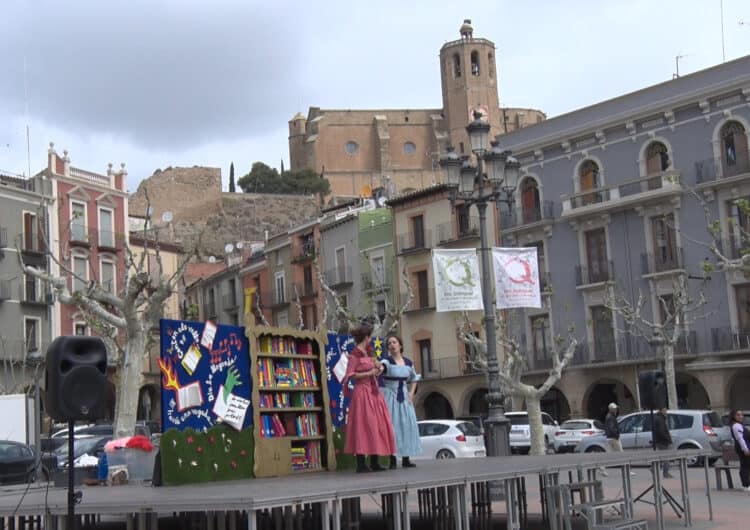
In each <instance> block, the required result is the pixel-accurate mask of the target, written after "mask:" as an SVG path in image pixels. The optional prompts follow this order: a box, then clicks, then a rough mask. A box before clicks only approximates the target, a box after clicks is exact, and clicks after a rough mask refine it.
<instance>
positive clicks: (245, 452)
mask: <svg viewBox="0 0 750 530" xmlns="http://www.w3.org/2000/svg"><path fill="white" fill-rule="evenodd" d="M240 456H242V457H245V456H247V451H245V450H244V449H243V450H242V451H240Z"/></svg>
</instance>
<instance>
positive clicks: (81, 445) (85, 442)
mask: <svg viewBox="0 0 750 530" xmlns="http://www.w3.org/2000/svg"><path fill="white" fill-rule="evenodd" d="M100 440H101V438H98V437H97V438H79V439H77V440H76V441H75V443H74V445H73V452H74V454H75V457H76V458H78V457H79V456H81V455H84V454H86V453H88V452H89V451H91V450H93V449H94V448H95V447H96V445H97V443H99V441H100ZM55 454H56V455H57V456H58V457H66V458H67V456H68V444H64V445H62V446H60V447H58V448H57V449H56V450H55Z"/></svg>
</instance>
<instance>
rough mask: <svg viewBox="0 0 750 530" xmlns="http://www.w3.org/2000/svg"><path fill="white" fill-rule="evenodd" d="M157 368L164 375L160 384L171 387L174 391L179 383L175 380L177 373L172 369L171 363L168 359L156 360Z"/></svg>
mask: <svg viewBox="0 0 750 530" xmlns="http://www.w3.org/2000/svg"><path fill="white" fill-rule="evenodd" d="M158 363H159V370H161V372H162V374H164V377H162V384H163V385H164V388H171V389H172V390H174V391H177V390H179V389H180V383H179V382H178V381H177V374H176V373H175V371H174V370H173V369H172V363H171V362H170V361H166V362H165V361H162V360H161V359H159V360H158Z"/></svg>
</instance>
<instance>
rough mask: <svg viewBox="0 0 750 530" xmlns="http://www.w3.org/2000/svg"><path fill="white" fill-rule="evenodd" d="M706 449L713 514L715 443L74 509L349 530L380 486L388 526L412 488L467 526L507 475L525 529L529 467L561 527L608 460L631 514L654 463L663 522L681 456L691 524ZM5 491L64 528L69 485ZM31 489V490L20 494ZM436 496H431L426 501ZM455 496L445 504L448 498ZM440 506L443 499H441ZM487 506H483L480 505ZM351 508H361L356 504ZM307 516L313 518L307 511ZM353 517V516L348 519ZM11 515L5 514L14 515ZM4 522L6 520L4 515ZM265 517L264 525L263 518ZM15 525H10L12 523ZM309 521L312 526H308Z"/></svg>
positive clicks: (146, 520) (169, 489)
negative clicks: (567, 492)
mask: <svg viewBox="0 0 750 530" xmlns="http://www.w3.org/2000/svg"><path fill="white" fill-rule="evenodd" d="M696 456H699V457H703V461H704V469H705V478H706V496H707V497H708V507H709V520H711V521H713V511H712V505H711V491H710V485H709V476H708V458H705V457H707V456H708V453H707V452H705V451H700V450H668V451H650V450H643V451H628V452H622V453H608V452H607V453H585V454H577V453H572V454H557V455H544V456H505V457H487V458H472V459H456V460H439V461H437V460H435V461H431V460H421V461H419V464H418V467H416V468H412V469H400V468H399V469H397V470H391V471H385V472H378V473H367V474H356V473H354V472H352V471H339V472H321V473H308V474H301V475H294V476H286V477H280V478H267V479H253V480H242V481H232V482H216V483H202V484H195V485H185V486H164V487H158V488H155V487H150V486H148V485H135V484H132V485H127V486H113V487H85V486H84V487H81V488H79V489H81V490H82V491H83V496H82V499H81V502H80V504H78V505H77V506H76V514H77V515H79V516H81V518H82V519H83V520H84V521H85V520H93V519H95V518H96V517H98V516H109V515H124V516H126V519H127V528H128V530H130V529H136V528H138V529H140V530H146V529H149V528H157V525H158V515H159V514H162V515H171V514H173V513H183V514H188V513H192V514H196V516H201V517H204V520H205V518H206V517H207V516H210V517H208V519H210V523H205V527H206V528H211V529H214V530H236V529H237V528H240V527H242V528H247V529H248V530H256V529H258V528H259V521H261V520H267V519H268V518H269V517H270V518H271V520H272V521H273V523H274V527H275V528H289V529H291V528H294V527H296V526H295V525H293V524H292V519H293V518H294V517H295V514H297V515H296V516H299V514H300V511H303V512H304V513H305V514H306V515H305V517H308V518H309V517H312V518H314V520H315V524H314V527H316V528H320V529H321V530H342V529H344V530H346V529H347V528H354V527H356V526H357V525H356V524H355V523H354V522H352V521H353V519H358V516H359V513H358V511H359V507H358V503H354V504H355V506H353V502H352V499H355V500H356V499H358V498H360V497H363V496H369V495H380V496H382V498H383V501H384V503H383V507H384V510H383V513H384V516H386V518H387V520H388V521H387V523H388V524H387V526H388V527H389V528H391V529H393V530H410V528H411V523H410V512H409V510H408V505H409V499H410V496H411V495H415V494H417V495H418V498H419V503H420V513H421V512H422V506H423V501H424V500H425V499H428V498H432V499H433V501H432V504H431V506H432V508H430V509H431V510H432V513H433V515H434V514H435V513H439V516H440V517H442V518H443V523H442V524H445V527H446V528H455V529H456V530H468V529H469V524H470V520H471V518H472V514H474V515H476V514H477V513H478V512H481V513H484V515H485V516H486V515H487V512H488V511H490V512H491V510H489V508H490V506H489V496H488V492H489V490H490V489H491V488H488V487H486V486H487V483H493V487H494V485H496V484H498V483H500V484H504V488H505V489H504V491H505V492H506V495H505V497H506V498H505V503H504V504H505V506H506V517H507V528H508V530H519V529H520V528H522V527H523V524H524V519H525V517H526V488H525V479H526V477H531V476H534V477H536V479H538V480H539V484H540V486H541V487H540V492H541V497H542V514H543V516H545V517H546V519H547V520H548V522H549V525H550V528H551V529H552V530H561V529H560V518H559V514H560V513H561V510H563V509H564V508H565V507H562V506H561V505H560V499H559V498H558V496H556V495H552V494H549V493H546V492H552V491H554V486H555V485H559V484H566V483H570V484H575V483H577V482H580V483H583V482H584V481H587V480H591V479H592V477H593V478H594V479H595V478H596V475H597V473H599V470H600V469H601V468H616V469H619V472H620V474H621V476H622V484H623V494H624V506H625V511H626V515H627V514H628V513H629V514H631V515H632V513H633V502H634V498H635V497H634V496H633V493H632V487H631V478H630V468H631V466H635V465H639V466H642V465H646V466H649V467H650V468H651V476H652V479H653V486H654V487H653V488H652V492H651V493H652V496H653V506H654V510H655V517H656V522H657V527H658V529H659V530H662V529H663V528H664V517H663V511H662V508H663V504H664V503H665V502H666V501H665V500H664V499H665V494H664V490H663V488H662V484H661V463H662V462H663V461H665V460H670V461H676V462H677V465H675V466H674V468H673V469H678V470H679V473H680V491H679V492H677V493H678V494H676V495H675V497H677V498H679V499H680V500H681V501H682V504H681V507H682V508H683V510H684V511H683V513H682V515H681V517H682V520H683V523H684V524H685V526H691V525H692V517H691V512H690V496H689V488H688V483H687V459H688V458H692V457H696ZM24 490H25V488H20V489H15V490H13V491H10V492H9V491H3V492H2V493H0V518H1V519H0V523H2V522H5V521H11V520H14V521H15V522H14V523H13V524H14V527H15V528H22V526H20V525H21V524H24V525H26V526H25V528H45V529H62V528H64V527H65V515H66V511H67V505H66V502H67V496H66V489H65V488H54V487H46V486H45V485H44V484H42V485H33V486H32V487H30V488H28V491H26V492H25V495H23V493H24ZM22 495H23V497H22ZM428 504H429V503H428ZM446 504H447V505H446ZM436 507H437V509H436ZM482 510H484V511H482ZM352 512H355V513H353V514H352ZM308 520H309V519H308ZM350 523H351V524H350ZM6 524H7V523H6ZM0 526H2V525H1V524H0ZM261 526H262V525H261ZM8 527H10V526H6V528H8ZM307 527H308V526H305V528H307Z"/></svg>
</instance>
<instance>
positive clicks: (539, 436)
mask: <svg viewBox="0 0 750 530" xmlns="http://www.w3.org/2000/svg"><path fill="white" fill-rule="evenodd" d="M496 322H497V324H496V326H497V334H496V336H497V346H498V351H500V352H503V358H502V361H501V364H500V374H499V377H500V384H501V385H502V387H503V392H504V394H505V395H508V396H513V397H518V398H522V399H524V400H525V401H526V411H527V412H528V414H529V428H530V430H531V441H530V448H529V454H532V455H543V454H545V451H546V445H547V444H546V443H545V439H544V427H543V424H542V407H541V401H542V398H543V397H544V396H545V394H547V392H549V390H550V389H551V388H552V387H553V386H554V385H555V384H556V383H557V382H558V381H560V379H562V373H563V370H565V368H566V367H567V366H568V364H569V363H570V360H571V359H572V358H573V355H574V354H575V351H576V347H577V346H578V341H577V340H576V339H575V337H573V335H572V331H573V330H572V329H571V330H569V332H570V335H569V337H568V339H567V341H566V340H565V339H563V338H562V337H561V336H557V337H555V343H556V346H557V348H556V350H555V351H554V352H552V368H551V369H550V371H549V373H548V374H547V378H546V379H545V380H544V382H543V383H542V384H541V385H538V386H535V385H532V384H528V383H524V382H523V381H522V380H521V376H522V375H523V373H524V371H525V370H526V368H527V361H526V358H527V357H526V354H525V352H522V351H521V348H520V346H519V344H518V341H517V340H516V339H515V338H514V337H512V336H511V335H510V334H509V326H508V320H507V319H504V318H503V315H502V313H501V312H498V316H497V319H496ZM458 337H459V339H460V340H462V341H463V342H464V344H466V345H467V346H468V348H466V351H467V359H466V362H467V363H468V364H469V365H470V366H472V367H473V368H474V369H476V370H477V371H480V372H484V373H486V372H487V343H486V341H485V340H484V339H482V338H480V337H478V336H477V335H476V334H475V333H474V332H473V330H472V324H471V320H470V319H469V314H468V313H467V312H464V313H463V318H462V319H461V320H460V321H459V323H458ZM566 342H567V345H566V344H565V343H566ZM563 347H564V349H563Z"/></svg>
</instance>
